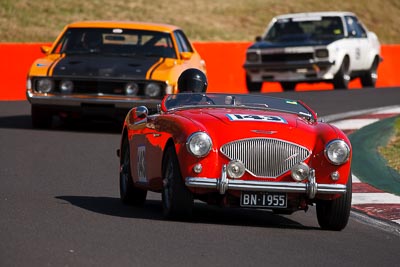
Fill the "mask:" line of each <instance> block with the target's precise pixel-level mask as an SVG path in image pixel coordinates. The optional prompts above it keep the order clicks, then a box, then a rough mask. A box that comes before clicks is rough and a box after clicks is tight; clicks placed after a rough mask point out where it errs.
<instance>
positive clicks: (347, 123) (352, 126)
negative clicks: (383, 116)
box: [330, 119, 379, 131]
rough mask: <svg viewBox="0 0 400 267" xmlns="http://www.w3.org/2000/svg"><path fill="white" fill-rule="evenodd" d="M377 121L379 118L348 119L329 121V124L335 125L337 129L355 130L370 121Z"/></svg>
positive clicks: (368, 123) (370, 122)
mask: <svg viewBox="0 0 400 267" xmlns="http://www.w3.org/2000/svg"><path fill="white" fill-rule="evenodd" d="M377 121H379V119H349V120H341V121H337V122H331V123H330V124H332V125H335V126H336V127H338V128H339V129H341V130H342V131H343V130H357V129H360V128H362V127H365V126H367V125H370V124H372V123H375V122H377Z"/></svg>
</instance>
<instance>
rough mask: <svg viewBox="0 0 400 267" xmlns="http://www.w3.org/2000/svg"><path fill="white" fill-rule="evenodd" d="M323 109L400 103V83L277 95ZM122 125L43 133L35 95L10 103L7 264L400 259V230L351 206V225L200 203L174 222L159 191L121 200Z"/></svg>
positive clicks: (4, 214)
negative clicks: (34, 119) (338, 227)
mask: <svg viewBox="0 0 400 267" xmlns="http://www.w3.org/2000/svg"><path fill="white" fill-rule="evenodd" d="M271 95H273V96H279V97H287V98H293V99H301V100H303V101H305V102H306V103H307V104H309V105H310V106H311V107H312V108H313V109H315V110H316V111H318V114H319V115H320V116H327V115H331V114H338V113H343V112H350V111H357V110H362V109H368V108H376V107H383V106H390V105H398V104H399V102H400V88H393V89H363V90H348V91H312V92H285V93H273V94H271ZM119 131H120V125H118V124H113V123H108V122H92V123H85V122H77V123H76V124H73V125H70V124H64V123H62V122H59V121H58V122H56V124H55V125H54V127H53V128H51V129H49V130H34V129H32V127H31V122H30V105H29V103H28V102H26V101H15V102H4V101H3V102H0V151H1V152H0V240H1V242H0V266H2V267H3V266H160V265H162V266H277V265H279V266H322V265H324V266H397V265H398V263H399V261H400V254H399V247H400V230H399V229H398V228H396V227H395V226H393V225H391V224H390V225H389V224H387V223H385V222H382V221H376V220H374V219H370V218H369V217H365V216H363V215H360V214H358V213H356V212H352V214H351V217H350V221H349V224H348V226H347V227H346V228H345V229H344V230H343V231H341V232H333V231H323V230H321V229H320V228H319V227H318V223H317V219H316V214H315V209H314V208H310V209H309V211H308V212H307V213H304V212H296V213H294V214H292V215H290V216H281V215H274V214H272V213H271V212H269V211H263V210H241V209H229V210H228V209H220V208H217V207H210V206H206V205H204V204H202V203H197V204H196V206H195V214H194V218H193V220H192V221H189V222H175V221H165V220H164V219H163V218H162V215H161V204H160V195H158V194H149V195H148V201H147V202H146V204H145V206H144V207H141V208H134V207H127V206H124V205H122V204H121V202H120V200H119V191H118V158H117V156H116V153H115V150H116V148H117V147H118V145H119V137H120V133H119Z"/></svg>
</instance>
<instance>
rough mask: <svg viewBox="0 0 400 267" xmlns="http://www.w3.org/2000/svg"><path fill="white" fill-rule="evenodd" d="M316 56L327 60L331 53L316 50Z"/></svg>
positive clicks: (326, 50)
mask: <svg viewBox="0 0 400 267" xmlns="http://www.w3.org/2000/svg"><path fill="white" fill-rule="evenodd" d="M315 56H316V57H318V58H326V57H329V51H328V49H325V48H324V49H317V50H315Z"/></svg>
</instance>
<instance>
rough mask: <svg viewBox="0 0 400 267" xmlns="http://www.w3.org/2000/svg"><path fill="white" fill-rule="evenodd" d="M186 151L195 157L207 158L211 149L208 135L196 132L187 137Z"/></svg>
mask: <svg viewBox="0 0 400 267" xmlns="http://www.w3.org/2000/svg"><path fill="white" fill-rule="evenodd" d="M186 148H187V150H188V151H189V152H190V153H191V154H192V155H193V156H195V157H199V158H200V157H204V156H207V155H208V153H209V152H210V151H211V148H212V141H211V138H210V136H209V135H208V134H206V133H204V132H196V133H194V134H192V135H191V136H189V138H188V140H187V142H186Z"/></svg>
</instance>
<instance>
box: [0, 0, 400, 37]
mask: <svg viewBox="0 0 400 267" xmlns="http://www.w3.org/2000/svg"><path fill="white" fill-rule="evenodd" d="M338 10H346V11H352V12H355V13H356V14H357V15H358V17H359V18H360V19H361V20H362V21H363V22H364V24H365V25H366V26H367V27H368V28H369V29H370V30H372V31H374V32H376V33H377V35H378V37H379V38H380V40H381V42H382V43H383V44H400V27H398V26H399V25H400V16H399V15H398V14H400V1H399V0H369V1H360V0H337V1H316V0H280V1H276V0H251V1H243V0H189V1H181V0H169V1H164V0H152V1H147V0H135V1H109V0H91V1H81V0H69V1H63V0H49V1H31V0H1V1H0V42H51V41H53V40H54V39H55V38H56V36H57V34H58V33H59V32H60V31H61V29H62V28H63V27H64V26H65V25H66V24H68V23H70V22H73V21H78V20H138V21H152V22H162V23H170V24H175V25H178V26H180V27H182V28H183V29H184V30H185V32H186V33H187V34H188V36H189V38H190V39H191V40H192V41H252V40H254V37H255V36H256V35H260V34H261V33H262V32H263V31H264V29H265V27H266V26H267V24H268V22H269V21H270V20H271V18H272V17H273V16H275V15H278V14H282V13H291V12H306V11H338Z"/></svg>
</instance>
